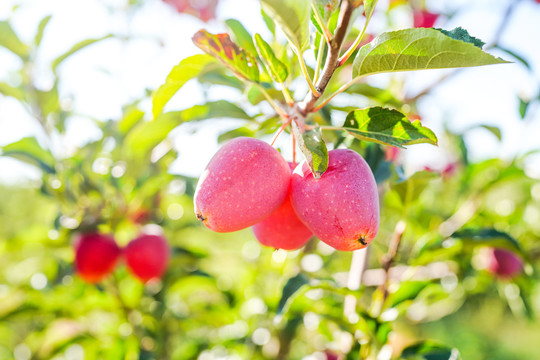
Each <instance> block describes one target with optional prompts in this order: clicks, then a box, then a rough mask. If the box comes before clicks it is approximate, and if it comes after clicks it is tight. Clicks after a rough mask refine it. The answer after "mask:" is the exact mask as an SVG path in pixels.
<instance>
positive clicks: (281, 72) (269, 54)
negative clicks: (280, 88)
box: [255, 34, 289, 83]
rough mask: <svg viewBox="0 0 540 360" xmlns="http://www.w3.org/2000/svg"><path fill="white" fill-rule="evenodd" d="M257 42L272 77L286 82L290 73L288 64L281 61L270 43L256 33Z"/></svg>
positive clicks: (259, 51) (258, 49) (262, 58)
mask: <svg viewBox="0 0 540 360" xmlns="http://www.w3.org/2000/svg"><path fill="white" fill-rule="evenodd" d="M255 44H256V46H257V51H258V53H259V56H260V57H261V60H262V62H263V64H264V66H265V67H266V70H267V71H268V73H269V74H270V76H271V77H272V79H274V80H275V81H277V82H279V83H284V82H285V80H287V76H288V75H289V71H288V69H287V66H286V65H285V64H284V63H282V62H281V61H279V59H278V58H277V57H276V55H275V54H274V51H273V50H272V48H271V47H270V45H268V43H267V42H266V41H264V39H263V38H262V37H261V35H259V34H255Z"/></svg>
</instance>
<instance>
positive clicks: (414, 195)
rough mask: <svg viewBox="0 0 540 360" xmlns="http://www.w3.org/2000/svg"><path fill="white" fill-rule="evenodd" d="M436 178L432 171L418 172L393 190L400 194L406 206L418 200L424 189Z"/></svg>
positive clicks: (396, 185)
mask: <svg viewBox="0 0 540 360" xmlns="http://www.w3.org/2000/svg"><path fill="white" fill-rule="evenodd" d="M436 178H438V176H437V174H435V173H433V172H431V171H418V172H416V173H414V174H413V175H412V176H411V177H409V178H408V179H405V180H402V181H400V182H398V183H396V184H395V185H394V186H393V187H392V188H393V189H394V190H395V191H396V192H397V193H398V195H399V197H400V199H401V202H402V203H403V204H404V205H406V204H409V203H410V202H411V201H415V200H418V198H419V197H420V194H422V192H423V191H424V189H425V188H426V187H427V186H428V185H429V183H430V182H431V181H432V180H434V179H436Z"/></svg>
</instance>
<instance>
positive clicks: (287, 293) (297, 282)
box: [276, 273, 309, 314]
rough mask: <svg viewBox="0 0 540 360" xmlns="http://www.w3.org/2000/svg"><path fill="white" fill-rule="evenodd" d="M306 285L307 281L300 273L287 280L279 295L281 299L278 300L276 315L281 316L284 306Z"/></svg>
mask: <svg viewBox="0 0 540 360" xmlns="http://www.w3.org/2000/svg"><path fill="white" fill-rule="evenodd" d="M308 283H309V279H308V278H307V277H306V276H305V275H304V274H301V273H300V274H298V275H296V276H293V277H292V278H290V279H289V280H287V283H286V284H285V286H284V287H283V292H282V294H281V299H280V300H279V304H278V307H277V310H276V313H277V314H281V313H282V312H283V310H284V309H285V306H286V305H287V303H288V302H289V299H290V298H291V297H292V296H293V295H294V294H295V293H296V292H297V291H298V290H300V288H301V287H303V286H304V285H307V284H308Z"/></svg>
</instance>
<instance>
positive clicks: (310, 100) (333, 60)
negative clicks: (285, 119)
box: [297, 0, 354, 117]
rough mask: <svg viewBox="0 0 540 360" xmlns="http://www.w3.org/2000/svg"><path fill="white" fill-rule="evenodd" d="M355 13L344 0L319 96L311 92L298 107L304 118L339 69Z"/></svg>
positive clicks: (316, 85) (319, 83)
mask: <svg viewBox="0 0 540 360" xmlns="http://www.w3.org/2000/svg"><path fill="white" fill-rule="evenodd" d="M353 11H354V6H353V4H352V3H351V1H350V0H343V1H342V2H341V8H340V12H339V19H338V25H337V28H336V31H335V34H334V37H333V38H332V41H331V42H330V45H329V46H328V55H327V57H326V62H325V64H324V68H323V72H322V74H321V77H320V78H319V80H318V81H317V83H316V84H315V87H316V89H317V91H318V93H319V94H314V93H312V92H310V93H308V94H307V95H306V97H305V99H304V101H302V102H301V103H299V104H298V105H297V112H298V113H299V114H300V115H302V116H304V117H305V116H306V115H307V114H308V113H310V112H312V110H313V108H314V107H315V103H316V102H317V100H318V99H319V98H320V97H321V95H322V94H323V93H324V90H325V89H326V86H327V85H328V83H329V82H330V79H331V78H332V75H334V72H335V71H336V69H337V68H338V67H339V53H340V51H341V46H342V45H343V41H344V40H345V35H346V34H347V29H348V27H349V22H350V20H351V16H352V13H353Z"/></svg>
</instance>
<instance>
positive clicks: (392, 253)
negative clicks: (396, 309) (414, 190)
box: [381, 220, 406, 309]
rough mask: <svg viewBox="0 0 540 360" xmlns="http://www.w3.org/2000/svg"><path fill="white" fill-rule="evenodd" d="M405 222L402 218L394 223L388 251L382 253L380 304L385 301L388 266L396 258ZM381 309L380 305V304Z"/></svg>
mask: <svg viewBox="0 0 540 360" xmlns="http://www.w3.org/2000/svg"><path fill="white" fill-rule="evenodd" d="M405 227H406V223H405V221H403V220H400V221H398V223H397V224H396V227H395V228H394V233H393V234H392V238H391V239H390V245H389V246H388V252H387V253H386V254H385V255H384V257H383V259H382V268H383V270H384V281H383V283H382V285H381V291H382V293H383V300H382V304H383V305H384V303H385V302H386V298H387V297H388V280H389V279H390V267H391V266H392V263H393V262H394V259H395V258H396V255H397V252H398V249H399V244H400V242H401V237H402V236H403V233H404V232H405ZM381 309H382V306H381Z"/></svg>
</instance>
